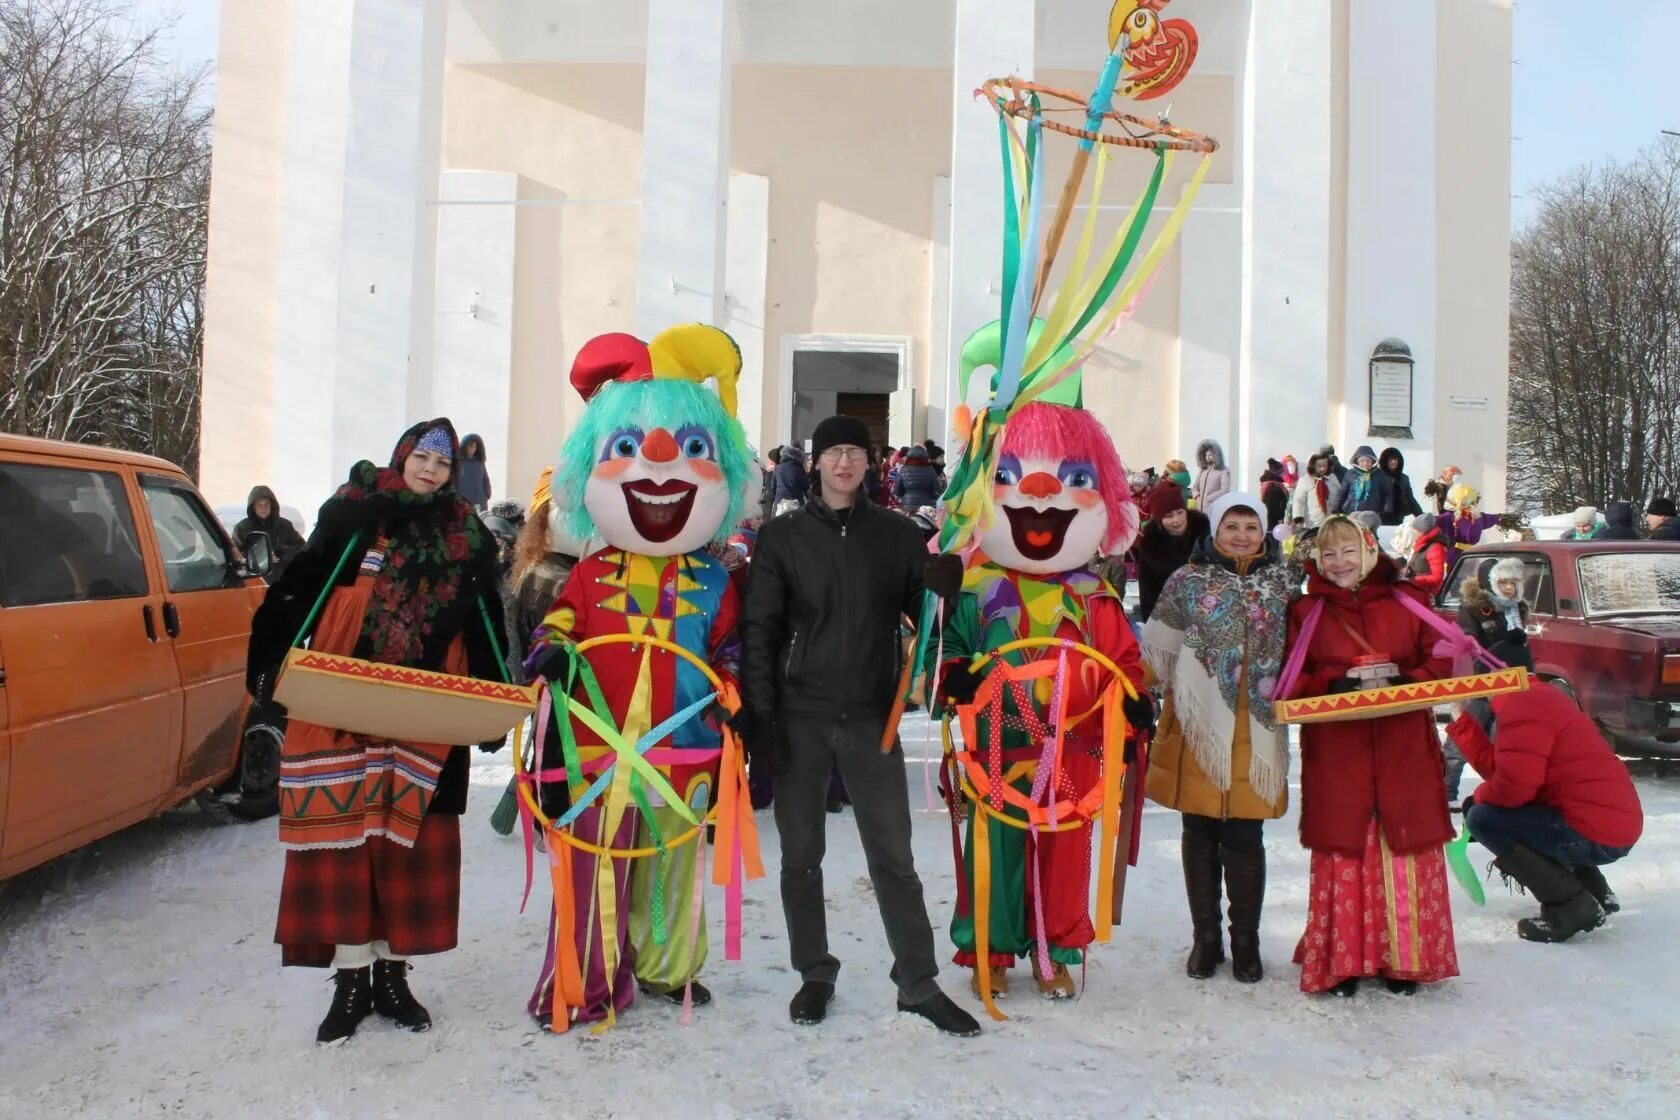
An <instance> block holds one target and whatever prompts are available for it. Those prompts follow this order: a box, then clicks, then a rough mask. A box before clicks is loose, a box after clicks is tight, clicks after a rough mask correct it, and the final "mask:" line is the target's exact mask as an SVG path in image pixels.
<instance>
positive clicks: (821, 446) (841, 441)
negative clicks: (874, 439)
mask: <svg viewBox="0 0 1680 1120" xmlns="http://www.w3.org/2000/svg"><path fill="white" fill-rule="evenodd" d="M845 444H850V445H851V446H853V447H861V448H864V449H865V450H868V448H869V426H868V425H867V424H865V423H864V422H863V421H862V420H859V419H858V418H857V417H855V416H830V417H829V418H828V419H827V420H824V421H822V422H821V423H819V424H818V425H817V430H816V431H815V432H813V433H811V456H812V458H815V457H816V456H818V455H821V454H822V453H823V452H824V451H827V450H828V449H829V448H831V447H840V446H842V445H845Z"/></svg>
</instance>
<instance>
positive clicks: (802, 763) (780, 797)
mask: <svg viewBox="0 0 1680 1120" xmlns="http://www.w3.org/2000/svg"><path fill="white" fill-rule="evenodd" d="M868 444H869V432H868V429H867V428H866V427H865V426H864V424H863V423H862V421H859V420H856V419H853V418H851V417H846V416H831V417H829V418H828V419H826V420H824V421H823V422H822V423H820V424H818V425H817V429H816V432H815V434H814V436H813V437H812V446H811V452H812V466H813V468H814V471H815V482H816V485H815V486H813V487H812V495H811V497H810V498H809V499H808V500H807V501H806V503H805V505H804V507H803V508H801V509H799V510H796V511H795V512H793V513H790V514H787V515H785V516H783V517H779V518H777V519H776V520H774V521H770V522H768V523H766V524H765V526H764V528H763V529H761V530H759V535H758V546H757V549H756V550H755V552H754V556H753V564H752V575H751V578H750V582H749V584H748V587H747V604H746V611H745V614H744V617H743V622H742V638H743V649H742V659H741V660H742V689H743V694H744V698H745V701H746V712H747V718H746V726H745V730H746V743H747V749H748V753H749V755H750V756H751V758H752V760H753V762H754V763H755V764H762V763H765V762H768V764H770V765H772V766H773V767H774V768H775V770H776V800H775V810H776V829H777V831H778V832H779V833H780V834H781V844H782V876H781V878H782V910H783V912H784V914H785V916H786V918H787V926H788V942H789V948H790V951H791V955H792V959H793V967H794V968H795V969H796V970H797V971H798V972H799V975H800V978H801V980H802V981H803V986H802V987H800V989H799V992H798V994H796V995H795V996H794V997H793V1002H792V1004H791V1005H790V1006H789V1008H788V1012H789V1014H790V1016H791V1017H792V1019H793V1021H794V1022H795V1023H800V1024H812V1023H819V1022H821V1021H822V1019H823V1017H824V1015H826V1014H827V1010H828V1004H829V1001H830V1000H832V999H833V998H834V982H835V979H836V977H837V976H838V975H839V972H840V962H839V961H838V960H837V959H836V958H835V957H834V956H833V954H831V953H830V952H829V948H828V925H827V916H826V913H825V904H824V900H823V877H822V859H823V852H824V848H825V845H826V837H825V827H826V824H827V820H828V815H827V813H825V812H824V801H825V799H826V797H827V792H828V782H829V771H830V769H831V768H832V767H834V766H836V765H838V767H839V770H840V776H841V778H842V779H844V781H845V783H846V789H847V791H848V793H849V794H850V796H851V799H852V807H853V812H854V813H855V814H856V816H857V826H858V837H859V839H861V840H862V842H863V850H864V855H865V856H866V858H867V860H868V863H869V879H870V882H871V883H872V884H873V885H874V888H875V899H876V903H877V905H878V906H879V907H880V910H881V920H882V923H883V924H884V925H885V926H886V932H887V943H888V945H890V946H891V948H892V954H893V970H892V977H893V981H894V983H896V984H897V985H898V1008H899V1010H900V1011H909V1012H913V1013H914V1014H917V1015H920V1016H922V1017H923V1018H925V1019H927V1020H928V1021H929V1022H931V1023H933V1024H934V1025H935V1026H936V1027H938V1028H939V1029H940V1030H942V1031H945V1032H946V1033H947V1034H956V1035H964V1036H968V1035H976V1034H979V1033H980V1026H979V1024H978V1023H976V1022H975V1020H974V1017H973V1016H972V1015H970V1014H968V1012H966V1011H964V1010H963V1009H962V1008H960V1007H958V1006H957V1005H956V1004H955V1003H952V1002H951V1000H950V998H949V997H947V996H946V995H945V994H944V993H943V992H941V991H940V990H939V985H938V982H937V977H938V975H939V965H938V962H937V961H936V960H935V958H934V949H933V929H932V927H931V926H930V925H929V923H928V915H927V905H926V903H925V902H924V901H923V899H922V882H921V879H919V878H918V877H917V875H916V867H915V861H914V858H913V856H912V854H911V848H910V794H909V786H908V782H907V781H906V777H905V772H904V752H903V750H902V748H901V747H900V746H899V744H898V743H897V742H896V740H895V741H894V743H893V746H892V750H891V751H890V752H883V751H882V750H881V740H882V737H883V734H884V732H885V729H886V723H887V719H888V718H889V715H890V712H891V709H892V705H893V700H894V695H893V694H894V691H895V690H896V688H897V686H898V676H899V667H900V665H901V661H902V657H903V654H902V647H901V646H900V643H899V618H900V616H901V615H909V616H910V617H911V618H912V619H918V618H919V617H920V614H921V602H922V588H923V582H924V579H925V569H926V568H927V566H928V565H929V564H930V561H929V558H928V555H927V552H926V548H925V546H924V544H923V542H922V536H921V533H920V532H918V531H917V529H916V527H915V525H914V524H912V523H911V522H910V520H909V519H908V518H906V517H903V516H901V515H899V514H897V513H893V512H892V511H890V510H883V509H880V508H879V507H877V506H874V505H872V504H871V503H869V502H867V501H863V500H861V499H860V491H861V488H862V485H863V476H864V473H865V472H866V471H867V470H868V469H869V453H868V451H867V450H866V448H867V447H868ZM946 559H947V560H949V559H952V558H946ZM941 562H942V561H933V562H932V563H935V564H938V563H941ZM942 582H960V580H959V581H942Z"/></svg>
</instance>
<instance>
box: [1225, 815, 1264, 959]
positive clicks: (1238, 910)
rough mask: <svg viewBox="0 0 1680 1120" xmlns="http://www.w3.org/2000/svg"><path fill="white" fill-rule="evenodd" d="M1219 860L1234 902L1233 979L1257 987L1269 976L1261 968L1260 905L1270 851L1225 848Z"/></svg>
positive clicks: (1232, 929)
mask: <svg viewBox="0 0 1680 1120" xmlns="http://www.w3.org/2000/svg"><path fill="white" fill-rule="evenodd" d="M1219 858H1220V860H1221V861H1222V862H1223V863H1224V865H1225V896H1226V898H1227V899H1229V900H1230V909H1229V911H1228V913H1229V916H1230V919H1231V975H1232V976H1235V977H1236V978H1237V979H1238V980H1241V981H1242V982H1243V983H1244V984H1257V983H1259V982H1260V980H1261V978H1262V977H1263V976H1264V975H1265V969H1264V968H1263V967H1261V964H1260V903H1261V900H1262V899H1263V898H1264V897H1265V895H1266V849H1264V848H1256V849H1255V850H1254V851H1251V852H1240V851H1237V850H1236V849H1234V848H1223V849H1221V851H1220V855H1219Z"/></svg>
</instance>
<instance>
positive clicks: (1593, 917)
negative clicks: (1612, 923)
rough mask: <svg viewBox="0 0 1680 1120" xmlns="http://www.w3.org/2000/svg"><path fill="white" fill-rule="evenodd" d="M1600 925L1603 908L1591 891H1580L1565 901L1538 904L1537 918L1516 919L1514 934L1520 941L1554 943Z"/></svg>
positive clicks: (1602, 918)
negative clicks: (1515, 933) (1552, 903)
mask: <svg viewBox="0 0 1680 1120" xmlns="http://www.w3.org/2000/svg"><path fill="white" fill-rule="evenodd" d="M1603 924H1604V909H1603V908H1602V907H1600V906H1599V904H1598V900H1597V899H1596V898H1594V897H1593V896H1592V894H1591V892H1589V891H1582V892H1581V893H1579V894H1577V895H1576V896H1575V897H1574V898H1572V899H1570V900H1569V901H1568V902H1560V903H1558V904H1557V905H1555V906H1552V905H1545V906H1541V907H1540V916H1539V917H1538V918H1524V919H1522V920H1521V921H1519V922H1518V923H1517V936H1518V937H1520V938H1522V939H1523V940H1524V941H1544V942H1549V943H1556V942H1560V941H1568V940H1569V939H1570V938H1571V937H1574V936H1575V935H1576V934H1577V933H1582V932H1584V931H1586V930H1589V929H1597V928H1598V927H1599V926H1601V925H1603Z"/></svg>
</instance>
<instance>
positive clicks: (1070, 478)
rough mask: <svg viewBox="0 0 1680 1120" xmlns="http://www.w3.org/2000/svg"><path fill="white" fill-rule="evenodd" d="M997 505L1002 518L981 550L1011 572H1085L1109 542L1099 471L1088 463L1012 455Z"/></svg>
mask: <svg viewBox="0 0 1680 1120" xmlns="http://www.w3.org/2000/svg"><path fill="white" fill-rule="evenodd" d="M992 504H993V507H994V508H995V510H996V515H995V516H994V517H993V519H992V523H991V525H990V526H988V527H987V528H986V529H985V531H984V532H982V533H981V535H980V547H981V548H983V549H985V550H986V555H987V556H989V557H991V559H992V560H993V561H995V562H996V563H998V564H1000V565H1001V566H1003V567H1005V568H1011V569H1014V570H1016V571H1022V572H1029V573H1032V574H1035V575H1050V574H1053V573H1056V572H1066V571H1071V570H1073V569H1075V568H1081V567H1084V566H1085V565H1086V564H1089V563H1090V562H1091V559H1092V557H1094V556H1096V554H1097V550H1098V549H1099V548H1100V547H1101V546H1102V542H1103V540H1104V539H1105V538H1106V537H1107V536H1108V507H1107V506H1106V505H1105V504H1104V502H1103V495H1102V491H1101V488H1100V486H1099V479H1098V478H1097V468H1096V467H1095V465H1093V464H1092V463H1090V462H1087V461H1084V460H1080V459H1076V458H1068V459H1039V458H1026V459H1021V458H1017V457H1016V456H1014V455H1007V454H1006V455H1004V456H1002V457H1001V458H1000V459H999V460H998V469H997V474H996V476H995V477H994V478H993V480H992Z"/></svg>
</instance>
